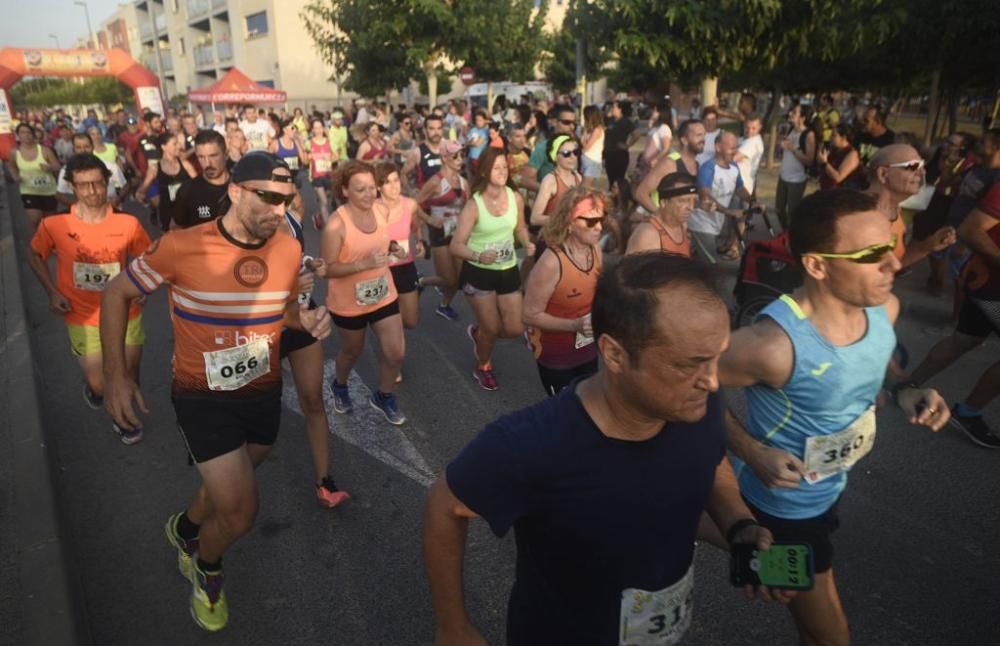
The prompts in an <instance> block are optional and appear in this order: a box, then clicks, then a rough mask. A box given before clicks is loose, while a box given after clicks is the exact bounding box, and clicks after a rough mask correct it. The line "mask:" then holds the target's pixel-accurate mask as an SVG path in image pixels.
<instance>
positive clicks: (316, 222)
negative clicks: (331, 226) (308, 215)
mask: <svg viewBox="0 0 1000 646" xmlns="http://www.w3.org/2000/svg"><path fill="white" fill-rule="evenodd" d="M313 228H314V229H316V230H317V231H322V230H323V215H322V214H321V213H315V214H313Z"/></svg>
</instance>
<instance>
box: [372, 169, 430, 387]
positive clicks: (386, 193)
mask: <svg viewBox="0 0 1000 646" xmlns="http://www.w3.org/2000/svg"><path fill="white" fill-rule="evenodd" d="M375 184H376V186H378V191H379V198H378V201H377V204H380V205H382V206H383V207H385V209H386V211H387V212H388V214H389V239H390V240H391V241H392V242H390V243H389V244H390V246H393V245H395V247H397V248H399V249H400V250H401V251H402V253H403V257H402V258H399V257H391V258H390V259H389V271H390V273H392V282H393V284H394V285H395V286H396V293H397V294H399V313H400V316H401V317H402V319H403V327H404V328H407V329H410V330H412V329H413V328H415V327H417V323H418V322H419V321H420V294H419V292H418V289H417V288H418V287H423V286H424V285H425V284H426V285H429V284H432V283H431V282H427V283H424V282H423V281H420V280H419V274H418V273H417V266H416V265H415V264H413V258H414V249H415V250H416V255H417V256H423V255H424V241H423V240H420V239H419V237H417V238H416V246H415V247H414V246H413V245H411V241H412V240H413V239H414V238H415V236H419V233H420V225H421V224H422V223H425V222H429V221H430V216H428V215H427V214H426V213H424V210H423V209H421V208H420V205H419V204H417V202H416V201H415V200H414V199H413V198H410V197H407V196H405V195H403V194H402V185H401V183H400V179H399V167H398V166H396V165H395V164H393V163H392V162H380V163H379V164H378V165H376V166H375ZM397 383H398V380H397Z"/></svg>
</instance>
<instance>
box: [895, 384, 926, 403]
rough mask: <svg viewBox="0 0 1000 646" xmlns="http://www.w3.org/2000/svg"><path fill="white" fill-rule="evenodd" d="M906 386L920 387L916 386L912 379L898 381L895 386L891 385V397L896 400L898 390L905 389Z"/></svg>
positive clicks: (897, 399)
mask: <svg viewBox="0 0 1000 646" xmlns="http://www.w3.org/2000/svg"><path fill="white" fill-rule="evenodd" d="M907 388H920V386H918V385H917V384H915V383H914V382H912V381H900V382H899V383H897V384H896V385H895V386H893V387H892V390H891V391H889V392H890V393H892V399H893V400H894V401H896V402H898V401H899V391H901V390H906V389H907Z"/></svg>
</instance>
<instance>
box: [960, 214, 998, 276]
mask: <svg viewBox="0 0 1000 646" xmlns="http://www.w3.org/2000/svg"><path fill="white" fill-rule="evenodd" d="M996 225H997V218H995V217H993V216H992V215H990V214H989V213H986V212H985V211H983V210H982V209H978V208H976V209H972V212H971V213H969V216H968V217H967V218H965V220H964V221H963V222H962V224H961V226H960V227H959V228H958V238H959V240H961V241H962V242H964V243H965V244H966V245H968V247H969V248H970V249H972V251H974V252H975V253H977V254H979V255H980V256H982V257H983V258H985V259H986V260H987V261H989V263H990V264H991V265H995V266H998V267H1000V247H998V246H997V244H996V243H995V242H993V239H992V238H990V235H989V230H990V229H992V228H993V227H995V226H996Z"/></svg>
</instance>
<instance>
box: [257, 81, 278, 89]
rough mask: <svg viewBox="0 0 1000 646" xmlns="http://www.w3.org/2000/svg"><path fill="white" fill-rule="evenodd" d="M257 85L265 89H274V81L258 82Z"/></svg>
mask: <svg viewBox="0 0 1000 646" xmlns="http://www.w3.org/2000/svg"><path fill="white" fill-rule="evenodd" d="M257 83H259V84H261V85H263V86H264V87H269V88H271V89H274V81H257Z"/></svg>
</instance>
